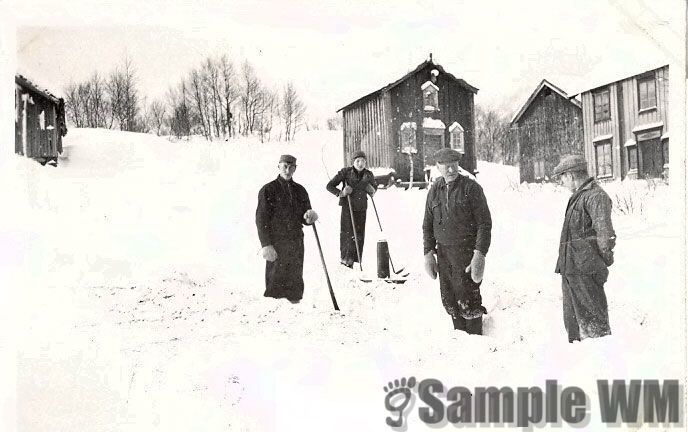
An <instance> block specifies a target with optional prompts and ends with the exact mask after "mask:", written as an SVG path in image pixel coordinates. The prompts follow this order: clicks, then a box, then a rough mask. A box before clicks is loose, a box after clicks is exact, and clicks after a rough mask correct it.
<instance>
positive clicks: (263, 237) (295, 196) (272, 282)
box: [256, 155, 318, 303]
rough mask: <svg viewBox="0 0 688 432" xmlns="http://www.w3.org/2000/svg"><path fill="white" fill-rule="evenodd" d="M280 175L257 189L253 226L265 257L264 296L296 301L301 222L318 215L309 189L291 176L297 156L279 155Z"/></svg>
mask: <svg viewBox="0 0 688 432" xmlns="http://www.w3.org/2000/svg"><path fill="white" fill-rule="evenodd" d="M277 168H278V170H279V175H278V176H277V178H276V179H275V180H273V181H271V182H270V183H268V184H266V185H265V186H263V187H262V188H261V189H260V192H258V208H256V226H257V228H258V238H259V239H260V244H261V246H262V249H261V254H262V256H263V258H264V259H265V261H266V262H265V294H264V296H265V297H274V298H286V299H287V300H289V301H291V302H292V303H298V302H299V301H300V300H301V298H302V297H303V225H311V224H313V223H315V221H316V220H317V219H318V215H317V214H316V213H315V211H314V210H312V209H311V202H310V199H309V198H308V192H306V189H305V188H304V187H303V186H301V185H300V184H298V183H296V182H295V181H294V180H293V179H292V177H293V175H294V171H296V158H295V157H294V156H291V155H282V156H281V157H280V160H279V163H278V165H277Z"/></svg>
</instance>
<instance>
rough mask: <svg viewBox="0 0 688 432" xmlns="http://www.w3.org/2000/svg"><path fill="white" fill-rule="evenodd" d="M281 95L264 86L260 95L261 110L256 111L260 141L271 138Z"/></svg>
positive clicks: (259, 105)
mask: <svg viewBox="0 0 688 432" xmlns="http://www.w3.org/2000/svg"><path fill="white" fill-rule="evenodd" d="M278 100H279V97H278V95H277V92H276V91H274V90H270V89H267V88H263V89H261V91H260V94H259V96H258V104H257V107H259V108H260V111H256V127H257V129H258V134H259V137H260V142H265V140H266V139H267V140H268V141H269V140H270V137H271V133H272V127H273V123H274V119H275V117H276V116H278V110H279V103H278Z"/></svg>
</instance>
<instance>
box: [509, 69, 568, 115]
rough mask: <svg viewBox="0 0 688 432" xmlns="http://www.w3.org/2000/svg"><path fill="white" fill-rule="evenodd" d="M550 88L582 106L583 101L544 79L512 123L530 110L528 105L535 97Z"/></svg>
mask: <svg viewBox="0 0 688 432" xmlns="http://www.w3.org/2000/svg"><path fill="white" fill-rule="evenodd" d="M545 87H546V88H549V89H550V90H552V91H553V92H555V93H557V94H558V95H559V96H561V97H563V98H564V99H566V100H568V101H569V102H571V103H572V104H574V105H575V106H577V107H578V108H581V103H580V102H578V101H577V100H576V99H574V98H573V97H572V96H569V95H567V94H566V92H565V91H564V90H562V89H560V88H559V87H557V86H555V85H554V84H552V83H551V82H549V81H547V80H546V79H543V80H542V81H541V82H540V84H538V86H537V87H536V88H535V91H534V92H533V93H532V94H531V95H530V97H529V98H528V100H527V101H526V103H525V104H524V105H523V106H522V107H521V109H520V110H519V111H518V112H517V113H516V114H515V115H514V117H513V118H512V119H511V125H513V124H514V123H516V122H518V121H519V120H520V119H521V117H522V116H523V114H525V112H526V111H527V110H528V107H530V104H532V103H533V101H534V100H535V98H536V97H537V95H538V94H540V92H541V91H542V90H543V89H544V88H545Z"/></svg>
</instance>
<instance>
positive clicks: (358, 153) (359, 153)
mask: <svg viewBox="0 0 688 432" xmlns="http://www.w3.org/2000/svg"><path fill="white" fill-rule="evenodd" d="M360 157H362V158H363V159H368V158H367V157H366V154H365V152H364V151H363V150H356V151H355V152H353V153H352V154H351V160H352V161H355V160H356V159H358V158H360Z"/></svg>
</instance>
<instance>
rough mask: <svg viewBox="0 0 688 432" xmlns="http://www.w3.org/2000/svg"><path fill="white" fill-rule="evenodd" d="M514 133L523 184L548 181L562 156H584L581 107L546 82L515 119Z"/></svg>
mask: <svg viewBox="0 0 688 432" xmlns="http://www.w3.org/2000/svg"><path fill="white" fill-rule="evenodd" d="M511 131H512V133H513V134H514V135H515V138H516V142H517V143H518V154H519V168H518V169H519V174H520V181H521V182H528V183H532V182H541V181H546V180H548V178H549V175H550V174H551V172H552V170H553V169H554V167H555V166H556V165H557V164H558V163H559V160H560V158H561V156H562V155H565V154H583V109H582V108H581V104H580V102H578V101H577V100H576V99H574V98H573V97H570V96H569V95H567V94H566V92H564V91H563V90H562V89H560V88H559V87H557V86H555V85H554V84H552V83H550V82H549V81H547V80H546V79H543V80H542V81H541V82H540V84H539V85H538V86H537V87H536V88H535V91H534V92H533V93H532V94H531V95H530V97H529V98H528V100H527V101H526V103H525V104H524V105H523V107H522V108H521V109H520V110H519V111H518V112H517V113H516V114H515V115H514V117H513V119H512V120H511Z"/></svg>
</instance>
